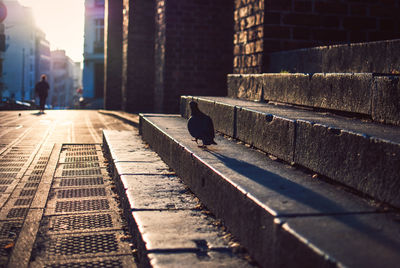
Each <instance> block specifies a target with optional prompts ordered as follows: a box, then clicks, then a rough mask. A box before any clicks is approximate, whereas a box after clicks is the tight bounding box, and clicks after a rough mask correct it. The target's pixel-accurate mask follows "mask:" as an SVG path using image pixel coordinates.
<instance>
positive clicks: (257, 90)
mask: <svg viewBox="0 0 400 268" xmlns="http://www.w3.org/2000/svg"><path fill="white" fill-rule="evenodd" d="M262 77H263V76H262V75H261V74H252V75H236V74H228V78H227V79H228V96H229V97H232V98H239V99H246V100H253V101H260V100H262V91H263V78H262Z"/></svg>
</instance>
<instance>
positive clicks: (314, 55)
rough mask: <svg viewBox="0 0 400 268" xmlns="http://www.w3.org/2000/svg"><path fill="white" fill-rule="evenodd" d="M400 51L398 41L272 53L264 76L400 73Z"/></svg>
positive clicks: (399, 41)
mask: <svg viewBox="0 0 400 268" xmlns="http://www.w3.org/2000/svg"><path fill="white" fill-rule="evenodd" d="M399 50H400V40H399V39H397V40H386V41H378V42H368V43H354V44H350V45H333V46H323V47H314V48H306V49H297V50H291V51H283V52H275V53H271V54H269V67H268V69H267V72H272V73H279V72H281V71H283V70H285V71H288V72H292V73H299V72H301V73H392V72H393V71H399V70H400V58H399V56H398V51H399Z"/></svg>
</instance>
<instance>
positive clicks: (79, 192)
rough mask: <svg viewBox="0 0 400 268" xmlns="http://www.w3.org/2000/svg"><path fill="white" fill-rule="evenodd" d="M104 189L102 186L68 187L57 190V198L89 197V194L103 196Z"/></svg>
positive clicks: (104, 193)
mask: <svg viewBox="0 0 400 268" xmlns="http://www.w3.org/2000/svg"><path fill="white" fill-rule="evenodd" d="M105 195H106V189H104V188H83V189H68V190H59V191H58V192H57V198H77V197H91V196H105Z"/></svg>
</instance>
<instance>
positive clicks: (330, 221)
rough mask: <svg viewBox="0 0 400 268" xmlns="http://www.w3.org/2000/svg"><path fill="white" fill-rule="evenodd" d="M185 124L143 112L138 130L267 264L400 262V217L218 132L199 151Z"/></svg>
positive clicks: (176, 117) (372, 264)
mask: <svg viewBox="0 0 400 268" xmlns="http://www.w3.org/2000/svg"><path fill="white" fill-rule="evenodd" d="M186 124H187V120H186V119H184V118H182V117H180V116H179V115H157V114H142V115H141V117H140V133H141V135H142V137H143V139H144V140H145V141H147V142H148V143H149V145H150V146H151V148H152V149H153V150H155V151H156V152H157V153H158V154H159V155H160V157H161V158H162V159H163V161H165V162H166V163H167V164H168V166H170V167H171V168H173V169H174V170H175V171H176V173H177V175H178V176H179V177H180V178H181V179H182V180H183V181H184V182H185V184H186V185H188V187H189V188H190V189H191V190H192V191H193V192H194V193H195V194H196V196H198V197H199V198H200V200H201V201H202V202H203V203H204V204H205V205H206V206H207V208H208V209H210V210H211V211H212V212H213V213H214V214H215V215H216V216H217V217H218V218H221V219H222V220H223V222H224V224H225V225H226V226H227V227H228V229H229V230H230V231H231V232H232V233H233V234H234V235H235V236H236V237H238V239H239V240H240V242H241V243H242V244H243V245H244V246H245V247H246V248H247V249H248V251H249V252H250V253H251V255H252V256H253V257H254V259H255V260H256V261H257V262H258V263H259V264H260V265H261V266H262V267H299V266H301V267H343V266H344V267H346V266H347V267H391V266H395V265H398V263H399V261H400V255H399V254H398V253H399V252H400V251H399V250H400V236H399V232H400V226H399V224H398V220H399V215H398V214H396V213H394V212H393V211H390V210H385V211H382V210H381V209H379V208H377V207H376V206H374V205H373V204H371V203H369V201H368V200H366V199H361V198H360V197H357V196H355V195H353V194H351V193H349V192H347V191H344V190H343V189H342V188H341V187H339V186H338V185H332V184H328V183H326V182H325V181H322V180H319V179H317V178H315V177H313V176H312V174H307V173H305V172H304V171H303V170H300V169H298V168H296V167H293V166H291V165H288V164H285V163H284V162H281V161H275V160H274V159H270V158H269V157H267V156H266V154H265V153H262V152H260V151H258V150H254V149H251V148H249V147H247V146H245V145H243V144H238V143H237V142H235V141H234V140H229V139H225V138H223V137H222V136H221V135H218V136H217V137H216V142H217V143H218V145H215V146H209V148H208V149H206V150H205V149H202V148H199V147H198V146H197V144H196V143H195V142H194V141H192V137H191V136H190V135H189V133H188V131H187V127H186Z"/></svg>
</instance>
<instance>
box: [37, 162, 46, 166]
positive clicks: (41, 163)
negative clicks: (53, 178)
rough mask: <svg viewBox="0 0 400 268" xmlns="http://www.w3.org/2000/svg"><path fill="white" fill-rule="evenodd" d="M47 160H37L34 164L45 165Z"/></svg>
mask: <svg viewBox="0 0 400 268" xmlns="http://www.w3.org/2000/svg"><path fill="white" fill-rule="evenodd" d="M47 162H48V161H37V163H36V165H37V166H38V165H44V166H45V165H47Z"/></svg>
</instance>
